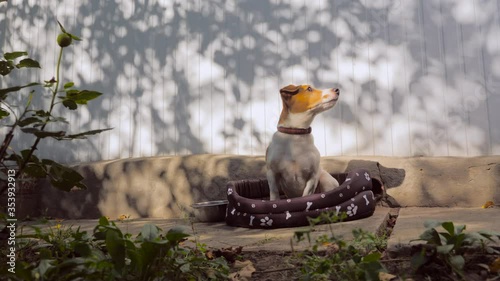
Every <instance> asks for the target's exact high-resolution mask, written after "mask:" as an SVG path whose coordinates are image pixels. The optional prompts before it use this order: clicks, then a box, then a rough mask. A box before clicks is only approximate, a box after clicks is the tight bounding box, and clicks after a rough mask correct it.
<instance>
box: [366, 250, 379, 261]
mask: <svg viewBox="0 0 500 281" xmlns="http://www.w3.org/2000/svg"><path fill="white" fill-rule="evenodd" d="M380 257H382V254H381V253H379V252H373V253H371V254H368V255H366V256H364V257H363V262H377V261H379V260H380Z"/></svg>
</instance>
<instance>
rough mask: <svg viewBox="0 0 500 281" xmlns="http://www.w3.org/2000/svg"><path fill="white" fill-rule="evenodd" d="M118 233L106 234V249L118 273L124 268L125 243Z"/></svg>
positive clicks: (110, 231)
mask: <svg viewBox="0 0 500 281" xmlns="http://www.w3.org/2000/svg"><path fill="white" fill-rule="evenodd" d="M120 234H121V233H120V232H118V231H113V230H108V231H107V233H106V248H107V250H108V253H109V254H110V255H111V259H112V260H113V263H114V265H115V268H116V269H117V270H118V272H121V271H122V269H123V267H124V266H125V243H124V241H123V237H122V236H121V235H120Z"/></svg>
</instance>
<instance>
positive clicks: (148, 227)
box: [141, 223, 158, 241]
mask: <svg viewBox="0 0 500 281" xmlns="http://www.w3.org/2000/svg"><path fill="white" fill-rule="evenodd" d="M141 236H142V238H143V239H144V240H145V241H151V240H154V239H156V238H157V237H158V227H157V226H156V225H153V224H150V223H147V224H145V225H144V226H143V227H142V230H141Z"/></svg>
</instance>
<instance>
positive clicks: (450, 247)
mask: <svg viewBox="0 0 500 281" xmlns="http://www.w3.org/2000/svg"><path fill="white" fill-rule="evenodd" d="M453 247H455V245H453V244H449V245H442V246H437V247H436V252H437V253H439V254H445V255H447V254H449V253H450V252H451V250H453Z"/></svg>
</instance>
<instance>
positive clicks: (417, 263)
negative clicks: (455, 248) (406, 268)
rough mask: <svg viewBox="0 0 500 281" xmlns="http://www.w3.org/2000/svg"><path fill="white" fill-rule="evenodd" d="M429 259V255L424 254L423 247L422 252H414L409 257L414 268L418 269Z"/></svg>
mask: <svg viewBox="0 0 500 281" xmlns="http://www.w3.org/2000/svg"><path fill="white" fill-rule="evenodd" d="M429 260H430V257H428V256H427V255H426V254H425V249H422V252H420V253H415V254H414V255H413V256H412V257H411V259H410V264H411V266H412V268H413V269H414V270H417V269H419V268H420V267H422V266H423V265H424V264H426V263H427V262H428V261H429Z"/></svg>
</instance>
